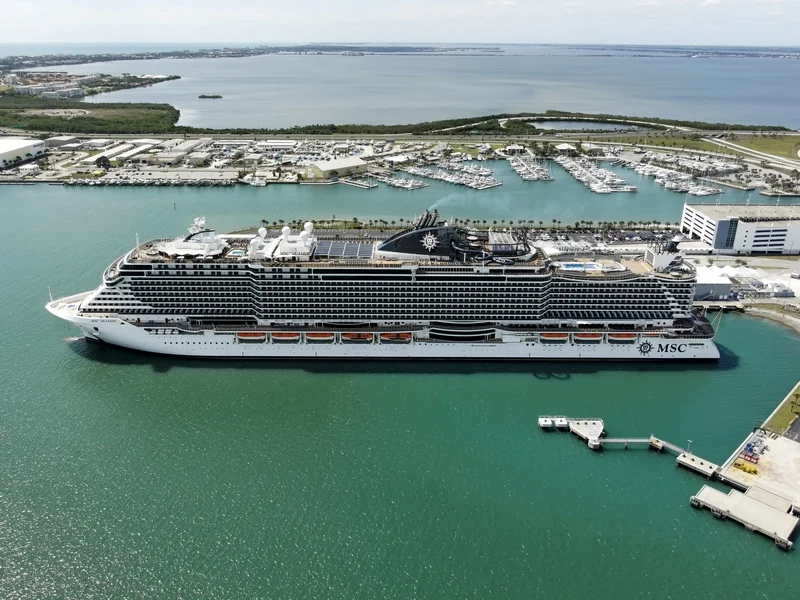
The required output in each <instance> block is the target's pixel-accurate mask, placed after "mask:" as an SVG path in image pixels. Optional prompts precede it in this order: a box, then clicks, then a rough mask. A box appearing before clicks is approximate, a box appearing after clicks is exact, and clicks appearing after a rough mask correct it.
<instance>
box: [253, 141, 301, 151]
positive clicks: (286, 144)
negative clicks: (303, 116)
mask: <svg viewBox="0 0 800 600" xmlns="http://www.w3.org/2000/svg"><path fill="white" fill-rule="evenodd" d="M296 146H297V142H296V141H295V140H265V141H262V142H256V147H257V148H258V149H259V150H263V151H264V152H291V151H292V150H294V149H295V147H296Z"/></svg>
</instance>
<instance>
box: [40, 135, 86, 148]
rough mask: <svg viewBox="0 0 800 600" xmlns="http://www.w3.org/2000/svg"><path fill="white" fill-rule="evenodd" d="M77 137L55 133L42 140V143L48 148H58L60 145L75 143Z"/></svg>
mask: <svg viewBox="0 0 800 600" xmlns="http://www.w3.org/2000/svg"><path fill="white" fill-rule="evenodd" d="M77 143H78V138H76V137H75V136H72V135H57V136H55V137H50V138H47V139H46V140H45V141H44V145H45V146H47V147H48V148H59V147H61V146H66V145H67V144H77Z"/></svg>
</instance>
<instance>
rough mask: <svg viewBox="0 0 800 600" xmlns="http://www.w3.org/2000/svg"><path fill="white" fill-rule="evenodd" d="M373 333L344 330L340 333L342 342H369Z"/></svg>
mask: <svg viewBox="0 0 800 600" xmlns="http://www.w3.org/2000/svg"><path fill="white" fill-rule="evenodd" d="M372 339H373V335H372V334H371V333H364V332H361V331H359V332H346V333H343V334H342V342H344V343H345V344H371V343H372Z"/></svg>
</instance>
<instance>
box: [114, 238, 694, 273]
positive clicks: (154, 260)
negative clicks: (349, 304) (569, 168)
mask: <svg viewBox="0 0 800 600" xmlns="http://www.w3.org/2000/svg"><path fill="white" fill-rule="evenodd" d="M220 237H221V238H222V239H225V240H226V241H227V242H228V244H229V248H227V249H226V250H225V252H224V253H223V254H222V255H220V256H217V257H213V258H204V259H193V258H189V257H186V258H182V259H178V260H175V259H172V258H170V257H167V256H165V255H162V254H159V253H157V252H156V251H155V245H156V244H158V243H161V242H165V241H171V240H166V239H155V240H150V241H148V242H145V243H144V244H141V245H140V246H138V247H137V248H135V249H134V250H133V251H132V252H131V255H130V259H129V263H131V264H138V263H142V264H173V263H178V264H184V265H190V264H198V265H203V264H226V265H234V264H242V265H245V264H255V265H263V266H285V265H291V266H292V267H300V268H337V267H350V268H364V267H380V268H404V267H420V268H423V269H424V268H431V269H432V268H438V269H447V268H458V267H471V268H475V267H486V268H489V269H501V270H502V271H503V272H504V273H508V274H513V273H514V271H515V270H518V269H520V270H525V271H526V272H529V271H530V270H531V268H534V269H536V270H540V271H541V273H542V274H543V275H544V274H548V273H550V272H554V273H557V274H559V275H562V276H569V277H570V278H576V279H587V280H597V279H624V278H630V277H636V276H641V275H652V276H656V277H660V278H664V279H669V280H681V279H687V280H689V279H693V278H694V276H695V273H694V270H692V269H690V270H687V271H686V272H677V271H671V272H669V273H660V272H657V271H655V270H654V269H653V268H652V267H651V266H650V265H649V264H648V263H647V262H645V261H644V260H640V259H638V258H633V257H632V256H630V255H625V254H620V255H603V256H597V257H595V256H587V255H586V253H581V254H563V255H559V256H558V257H557V261H555V263H554V264H551V260H550V259H549V258H548V257H547V256H546V255H545V254H544V253H543V252H542V251H541V250H537V251H536V253H535V254H534V256H533V257H531V258H530V259H527V260H520V259H519V258H515V259H514V260H515V263H514V264H513V265H503V264H495V263H492V262H487V263H481V262H479V261H472V262H470V261H467V262H464V261H462V260H459V259H458V258H457V257H456V258H440V259H435V258H431V259H428V258H425V256H424V255H420V257H419V258H415V259H409V258H402V259H397V260H394V259H389V258H377V257H375V256H374V253H375V247H376V244H377V243H378V242H375V241H373V240H363V241H354V240H344V241H343V240H338V239H335V238H318V245H317V248H316V250H315V252H314V254H313V256H312V257H311V259H306V260H292V261H273V260H252V259H250V258H248V257H247V255H246V254H240V253H239V252H245V253H246V252H247V249H248V242H249V240H250V239H251V238H250V237H249V236H238V235H237V236H232V237H228V236H220ZM236 251H239V252H236ZM509 258H513V257H509ZM578 264H580V265H592V266H593V268H583V269H576V268H574V265H578ZM559 265H561V266H559ZM610 265H613V266H611V267H610Z"/></svg>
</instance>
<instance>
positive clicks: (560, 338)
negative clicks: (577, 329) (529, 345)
mask: <svg viewBox="0 0 800 600" xmlns="http://www.w3.org/2000/svg"><path fill="white" fill-rule="evenodd" d="M539 339H540V340H541V342H542V343H543V344H564V343H566V341H567V340H568V339H569V334H568V333H550V332H548V333H540V334H539Z"/></svg>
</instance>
